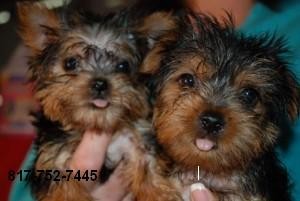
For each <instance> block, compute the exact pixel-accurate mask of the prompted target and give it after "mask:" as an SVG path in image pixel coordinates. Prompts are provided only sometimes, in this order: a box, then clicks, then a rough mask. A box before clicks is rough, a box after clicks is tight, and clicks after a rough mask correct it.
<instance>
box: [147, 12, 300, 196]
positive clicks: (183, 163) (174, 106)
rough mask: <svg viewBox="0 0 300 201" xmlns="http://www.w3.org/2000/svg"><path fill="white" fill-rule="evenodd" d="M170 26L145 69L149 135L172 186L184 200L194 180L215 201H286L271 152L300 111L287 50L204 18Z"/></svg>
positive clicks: (189, 17)
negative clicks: (150, 98)
mask: <svg viewBox="0 0 300 201" xmlns="http://www.w3.org/2000/svg"><path fill="white" fill-rule="evenodd" d="M174 20H175V24H177V28H176V29H174V30H173V31H172V32H170V33H169V34H167V35H165V36H163V37H161V38H160V41H161V42H160V43H157V44H156V45H155V46H154V48H153V49H152V50H151V51H150V53H149V54H148V56H147V57H146V58H145V60H144V64H143V70H144V71H145V72H148V73H150V74H152V75H153V79H152V82H151V87H152V89H154V96H155V98H154V99H155V101H154V120H153V122H154V129H155V133H156V137H157V140H158V142H159V144H160V145H161V146H162V148H163V150H164V151H165V152H166V154H167V156H168V157H169V158H170V161H168V163H167V164H168V165H167V166H166V167H167V168H166V169H165V170H166V171H167V172H169V176H170V179H171V180H173V184H175V185H176V186H177V190H178V191H179V192H181V193H182V195H183V198H184V199H185V200H188V197H189V196H188V194H189V192H188V191H187V189H188V188H187V187H188V186H189V185H191V184H192V183H195V182H201V183H203V184H204V185H205V186H206V187H207V188H209V189H210V190H211V191H212V192H213V194H214V195H215V197H216V200H224V201H225V200H226V201H238V200H243V201H250V200H252V201H254V200H265V201H267V200H268V201H270V200H272V201H274V200H276V201H282V200H290V195H289V181H288V177H287V173H286V171H285V169H284V168H283V167H282V165H281V163H280V161H279V160H278V159H277V157H276V154H275V151H274V146H275V144H276V142H277V139H278V137H279V135H280V134H284V133H281V132H285V130H282V128H283V127H282V125H283V124H284V122H285V121H286V120H290V121H292V120H293V119H295V118H296V117H297V115H298V113H299V102H300V99H299V97H300V96H299V84H298V83H297V82H296V80H295V78H294V75H293V74H292V72H290V71H289V70H288V67H287V63H286V61H285V59H284V56H285V53H286V49H285V47H284V44H283V43H282V41H281V40H280V39H276V38H274V37H273V36H270V35H265V36H262V37H254V36H253V37H252V36H244V35H242V34H240V33H237V32H236V31H235V30H234V27H233V25H232V23H230V22H226V21H225V22H222V23H219V22H218V21H217V20H216V19H214V18H212V17H209V16H205V15H200V16H196V15H193V14H183V15H182V16H181V17H179V18H178V19H174ZM198 167H199V169H200V172H199V180H198V175H197V169H198Z"/></svg>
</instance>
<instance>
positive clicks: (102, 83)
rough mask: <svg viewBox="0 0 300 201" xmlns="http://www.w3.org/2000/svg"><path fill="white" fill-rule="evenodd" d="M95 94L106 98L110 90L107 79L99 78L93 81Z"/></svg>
mask: <svg viewBox="0 0 300 201" xmlns="http://www.w3.org/2000/svg"><path fill="white" fill-rule="evenodd" d="M92 91H93V95H94V96H96V97H100V98H104V96H105V95H106V94H107V91H108V83H107V81H106V80H103V79H97V80H94V82H93V83H92Z"/></svg>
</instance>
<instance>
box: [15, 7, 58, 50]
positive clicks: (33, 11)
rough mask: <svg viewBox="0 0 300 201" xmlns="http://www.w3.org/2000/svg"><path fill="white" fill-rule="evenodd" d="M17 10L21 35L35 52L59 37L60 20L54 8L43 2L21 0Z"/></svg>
mask: <svg viewBox="0 0 300 201" xmlns="http://www.w3.org/2000/svg"><path fill="white" fill-rule="evenodd" d="M17 12H18V17H19V24H20V27H19V28H20V31H19V33H20V36H21V38H22V39H23V41H24V43H25V45H26V46H28V47H29V48H31V49H32V51H33V52H34V53H37V52H39V51H41V50H43V48H44V47H45V46H46V45H47V44H49V43H51V42H54V41H56V40H57V39H58V30H59V27H60V21H59V18H58V16H57V15H56V13H55V12H54V11H53V10H49V9H48V8H47V7H46V6H45V5H42V4H41V3H32V2H19V3H18V4H17Z"/></svg>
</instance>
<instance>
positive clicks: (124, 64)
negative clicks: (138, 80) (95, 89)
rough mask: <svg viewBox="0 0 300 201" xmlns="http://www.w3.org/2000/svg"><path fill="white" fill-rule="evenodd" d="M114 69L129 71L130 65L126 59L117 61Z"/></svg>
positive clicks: (119, 71) (123, 71) (121, 71)
mask: <svg viewBox="0 0 300 201" xmlns="http://www.w3.org/2000/svg"><path fill="white" fill-rule="evenodd" d="M116 71H117V72H118V73H126V74H128V73H130V65H129V63H128V62H127V61H123V62H121V63H118V64H117V66H116Z"/></svg>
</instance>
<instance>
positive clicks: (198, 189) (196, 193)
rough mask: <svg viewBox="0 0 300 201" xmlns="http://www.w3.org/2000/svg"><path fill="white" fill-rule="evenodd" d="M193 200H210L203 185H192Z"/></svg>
mask: <svg viewBox="0 0 300 201" xmlns="http://www.w3.org/2000/svg"><path fill="white" fill-rule="evenodd" d="M191 199H192V201H202V200H204V201H208V200H209V196H208V192H207V189H206V188H205V186H204V185H203V184H202V183H196V184H192V185H191Z"/></svg>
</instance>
